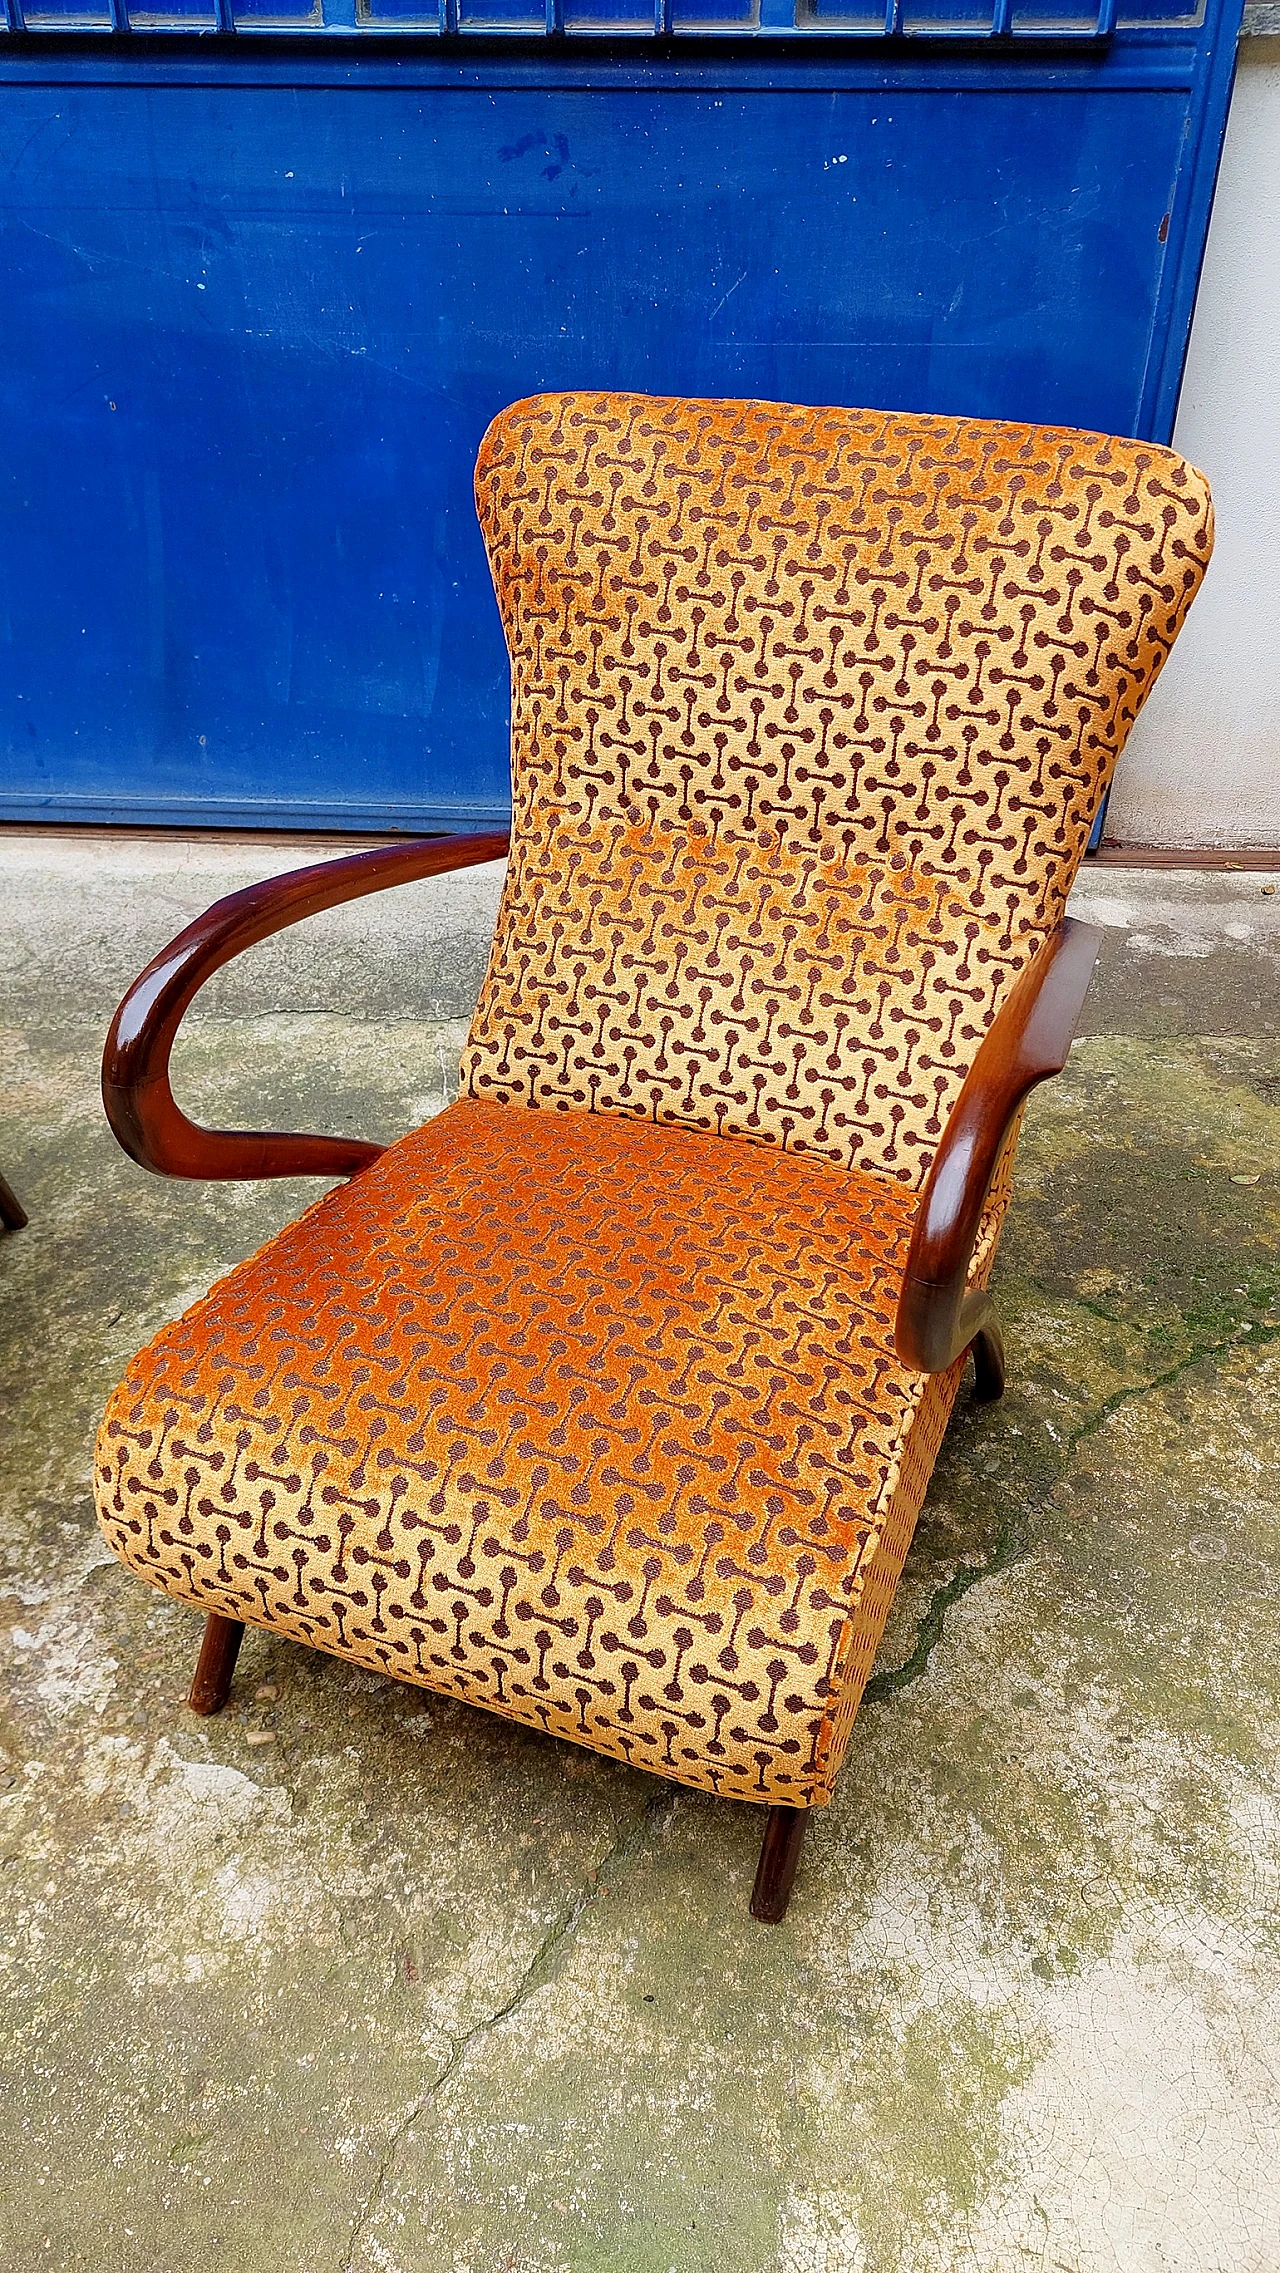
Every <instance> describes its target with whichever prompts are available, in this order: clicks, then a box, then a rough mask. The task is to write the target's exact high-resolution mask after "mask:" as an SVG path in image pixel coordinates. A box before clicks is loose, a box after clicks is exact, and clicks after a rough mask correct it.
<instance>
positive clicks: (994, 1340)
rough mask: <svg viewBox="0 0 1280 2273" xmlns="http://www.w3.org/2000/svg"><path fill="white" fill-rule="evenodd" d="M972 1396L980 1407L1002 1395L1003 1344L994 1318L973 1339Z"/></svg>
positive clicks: (991, 1402)
mask: <svg viewBox="0 0 1280 2273" xmlns="http://www.w3.org/2000/svg"><path fill="white" fill-rule="evenodd" d="M973 1394H974V1396H975V1397H976V1398H977V1400H978V1402H979V1404H980V1405H990V1404H993V1403H994V1402H995V1399H996V1398H997V1397H1003V1395H1004V1342H1003V1341H1002V1339H1001V1335H1000V1328H999V1327H998V1326H997V1324H996V1322H995V1319H994V1318H990V1319H988V1321H987V1323H986V1325H985V1326H984V1327H983V1329H982V1332H981V1333H980V1334H975V1335H974V1337H973Z"/></svg>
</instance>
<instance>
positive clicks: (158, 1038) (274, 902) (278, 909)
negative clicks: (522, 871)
mask: <svg viewBox="0 0 1280 2273" xmlns="http://www.w3.org/2000/svg"><path fill="white" fill-rule="evenodd" d="M507 846H508V837H507V834H506V831H505V830H504V831H502V832H501V833H497V832H495V833H494V834H492V835H484V836H467V837H418V838H415V839H414V840H413V841H412V842H411V843H407V844H393V845H379V846H378V847H377V848H376V849H375V850H374V851H372V852H358V853H354V854H352V856H351V857H350V859H347V860H328V861H323V862H321V863H320V864H319V865H318V866H317V867H314V868H296V869H292V870H291V871H290V872H289V873H288V874H287V875H284V876H269V877H268V878H267V879H266V881H265V882H264V883H262V884H251V885H250V886H249V888H248V890H247V891H244V892H233V893H231V894H230V896H229V897H228V898H227V899H225V900H218V901H217V902H215V904H214V906H213V907H211V908H207V909H206V910H205V912H204V914H203V915H202V916H197V918H196V920H195V922H194V923H191V924H188V925H187V928H186V930H185V931H183V932H180V933H179V934H178V937H177V938H176V939H174V940H171V941H170V943H169V945H168V946H167V947H166V948H165V949H164V950H163V952H162V953H161V954H159V955H157V956H156V959H155V961H154V962H153V963H149V964H148V965H147V968H146V970H145V971H143V972H142V974H141V976H140V977H139V978H137V979H135V980H134V983H133V985H132V986H131V987H130V989H129V992H128V994H127V995H126V996H125V998H124V1001H123V1002H122V1003H121V1005H120V1008H119V1009H118V1010H117V1012H116V1014H115V1017H114V1019H113V1020H112V1022H111V1031H110V1033H109V1034H108V1036H107V1046H106V1050H105V1052H104V1053H103V1059H102V1102H103V1104H104V1105H105V1107H106V1111H107V1119H108V1120H109V1121H110V1123H111V1126H112V1128H113V1129H114V1131H115V1134H116V1137H117V1138H118V1140H119V1142H120V1143H121V1144H122V1145H123V1147H124V1149H125V1151H126V1152H127V1153H129V1154H130V1156H131V1157H132V1158H133V1159H134V1160H136V1161H138V1162H139V1163H140V1165H141V1166H142V1167H143V1168H150V1169H152V1170H153V1171H154V1172H155V1174H156V1175H158V1176H208V1177H215V1178H218V1179H220V1180H222V1181H240V1180H243V1179H245V1178H249V1177H256V1176H353V1175H354V1174H355V1172H356V1170H357V1169H358V1168H365V1167H367V1166H368V1164H369V1162H370V1161H371V1160H376V1159H377V1157H378V1154H379V1153H380V1152H382V1151H383V1150H384V1149H385V1148H384V1147H383V1146H382V1145H380V1144H373V1143H365V1142H363V1141H362V1140H360V1139H358V1138H355V1137H337V1136H292V1135H288V1134H286V1133H284V1132H281V1131H276V1130H261V1131H251V1130H247V1129H203V1128H200V1127H198V1126H197V1124H196V1123H195V1122H194V1121H189V1120H188V1119H187V1116H186V1114H185V1113H184V1112H183V1111H182V1109H181V1107H180V1106H179V1105H178V1104H177V1103H176V1101H175V1099H174V1095H173V1091H172V1089H171V1088H170V1086H169V1055H170V1052H171V1050H172V1048H173V1043H174V1038H175V1036H176V1034H177V1031H178V1027H179V1025H180V1024H181V1022H182V1017H183V1014H184V1012H185V1011H186V1009H187V1006H188V1004H189V1003H190V1001H191V999H192V997H193V995H195V994H196V993H197V992H198V991H199V989H200V988H201V987H202V986H203V985H204V983H205V980H206V979H209V978H211V977H212V976H213V973H214V972H215V971H218V970H221V968H222V965H223V964H224V963H229V962H230V961H231V959H232V957H233V956H234V955H239V954H242V953H243V951H244V949H245V948H246V947H253V946H256V944H257V942H258V941H259V940H260V939H269V938H270V937H271V934H272V933H273V932H276V931H283V930H284V929H285V928H286V926H287V925H289V924H292V923H300V922H301V921H302V919H303V917H304V916H311V915H317V914H319V912H320V910H321V909H322V908H336V907H339V906H341V904H342V903H343V901H345V900H358V899H361V898H363V897H364V895H365V894H366V893H367V892H382V891H386V890H387V889H388V888H389V887H390V886H391V885H393V884H408V883H410V882H412V881H413V880H414V879H415V878H417V877H420V876H440V875H443V874H444V873H445V872H446V871H447V870H448V869H452V868H471V867H474V866H476V865H477V864H478V863H479V862H481V861H487V860H500V859H501V858H502V856H503V854H504V853H505V852H506V850H507Z"/></svg>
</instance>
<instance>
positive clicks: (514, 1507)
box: [98, 1099, 957, 1804]
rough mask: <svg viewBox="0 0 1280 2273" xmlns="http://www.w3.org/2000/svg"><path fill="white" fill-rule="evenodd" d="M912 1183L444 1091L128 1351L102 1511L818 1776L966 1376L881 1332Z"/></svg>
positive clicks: (348, 1611)
mask: <svg viewBox="0 0 1280 2273" xmlns="http://www.w3.org/2000/svg"><path fill="white" fill-rule="evenodd" d="M914 1206H915V1196H914V1194H913V1193H911V1192H910V1191H907V1190H904V1189H903V1187H902V1186H901V1185H895V1184H893V1183H892V1182H890V1181H888V1180H885V1179H882V1178H878V1177H875V1176H871V1175H867V1174H863V1173H859V1172H857V1171H853V1172H850V1171H844V1172H841V1171H840V1170H838V1169H836V1168H834V1167H832V1166H830V1165H828V1164H827V1163H825V1162H821V1161H817V1160H813V1159H796V1158H794V1157H793V1156H791V1155H790V1154H788V1153H786V1152H783V1151H781V1150H777V1149H774V1148H771V1147H762V1146H758V1145H753V1144H741V1143H733V1142H729V1141H726V1140H724V1139H721V1138H717V1137H715V1136H712V1135H705V1134H702V1133H699V1132H697V1131H694V1130H689V1129H685V1128H679V1127H670V1126H667V1127H655V1126H653V1125H652V1124H651V1123H646V1122H642V1121H641V1122H635V1121H630V1120H627V1119H625V1118H623V1117H621V1116H619V1115H602V1116H595V1115H590V1114H583V1113H571V1114H567V1115H563V1116H562V1115H560V1114H557V1113H545V1112H536V1111H528V1110H526V1109H522V1108H520V1107H519V1106H502V1105H497V1104H493V1103H490V1102H487V1101H481V1100H475V1099H465V1100H463V1101H462V1102H460V1103H459V1104H457V1105H454V1106H452V1107H451V1108H450V1109H449V1110H448V1111H447V1112H445V1113H443V1114H441V1115H440V1116H439V1117H438V1118H437V1119H435V1120H433V1121H431V1122H430V1123H428V1124H427V1126H426V1127H425V1128H423V1129H420V1130H418V1131H417V1132H416V1133H415V1134H413V1135H411V1136H408V1137H406V1138H404V1139H403V1140H402V1141H401V1142H399V1143H398V1144H395V1145H393V1146H392V1147H391V1148H390V1149H389V1150H388V1151H387V1152H386V1153H384V1154H383V1156H382V1157H381V1158H380V1159H379V1160H378V1161H376V1162H375V1164H374V1165H373V1166H372V1167H370V1168H368V1169H366V1170H365V1171H364V1172H363V1174H361V1175H360V1176H358V1177H357V1178H356V1179H355V1180H354V1181H353V1182H352V1183H351V1184H349V1185H345V1186H341V1187H339V1188H338V1189H336V1190H334V1191H332V1192H330V1193H329V1194H328V1195H327V1196H326V1197H325V1198H324V1199H322V1200H321V1201H320V1202H319V1203H318V1204H317V1205H316V1206H314V1207H313V1208H311V1209H310V1210H309V1211H308V1213H307V1214H306V1215H304V1216H303V1217H302V1218H301V1220H300V1221H298V1222H296V1223H293V1224H291V1225H289V1226H288V1228H287V1229H286V1230H284V1231H283V1232H281V1233H280V1235H279V1237H278V1238H276V1239H274V1240H273V1241H271V1243H270V1244H269V1245H268V1246H266V1247H265V1248H263V1249H262V1251H261V1252H260V1253H259V1254H257V1255H255V1256H254V1257H252V1258H251V1259H250V1260H249V1261H248V1262H246V1263H243V1264H241V1265H240V1266H239V1267H238V1268H237V1269H236V1270H234V1271H233V1272H232V1273H231V1274H230V1276H229V1277H228V1278H226V1279H224V1280H223V1281H222V1282H221V1283H220V1284H219V1285H218V1286H216V1287H215V1288H214V1290H213V1291H212V1293H211V1294H210V1295H209V1296H208V1297H207V1298H206V1299H205V1300H203V1301H202V1302H200V1303H198V1304H197V1305H196V1306H195V1308H194V1309H193V1310H191V1311H189V1312H188V1313H187V1315H186V1316H185V1317H184V1318H182V1319H181V1320H179V1321H178V1323H176V1324H175V1325H172V1326H169V1327H166V1328H165V1329H164V1331H163V1332H162V1333H161V1334H160V1335H159V1336H158V1337H157V1338H156V1340H155V1341H154V1342H153V1343H152V1344H151V1346H150V1347H149V1348H148V1349H146V1350H144V1351H143V1352H142V1354H141V1355H140V1356H139V1357H138V1358H136V1359H135V1360H134V1362H133V1364H132V1365H131V1367H130V1368H129V1371H128V1373H127V1374H126V1376H125V1378H124V1380H123V1382H122V1383H121V1385H120V1387H119V1389H118V1390H117V1391H116V1393H115V1395H114V1396H113V1398H112V1400H111V1403H110V1406H109V1408H108V1411H107V1414H106V1417H105V1420H104V1422H103V1427H102V1432H101V1436H100V1439H99V1448H98V1503H99V1513H100V1518H101V1521H102V1525H103V1529H104V1531H105V1532H106V1535H107V1538H108V1539H109V1541H110V1543H111V1545H112V1546H113V1547H114V1548H115V1550H116V1552H117V1553H118V1554H119V1555H120V1556H121V1557H122V1558H123V1560H124V1561H125V1562H127V1563H128V1564H130V1565H131V1566H132V1568H133V1569H134V1570H135V1571H137V1572H138V1573H139V1575H140V1576H142V1577H144V1578H147V1579H150V1580H151V1581H152V1582H153V1583H155V1584H156V1585H158V1586H161V1587H163V1588H164V1589H165V1591H166V1592H167V1593H169V1594H171V1595H174V1596H176V1597H177V1598H178V1599H179V1600H181V1601H184V1602H187V1603H190V1604H192V1605H193V1606H195V1607H197V1608H199V1609H201V1610H216V1611H219V1612H221V1613H223V1614H224V1615H226V1616H229V1617H234V1618H239V1619H244V1620H247V1621H249V1622H250V1623H253V1624H256V1625H259V1626H262V1627H266V1628H268V1629H270V1630H272V1631H274V1632H278V1633H281V1634H285V1635H290V1636H293V1637H294V1638H296V1639H297V1640H299V1641H304V1642H309V1643H312V1644H314V1645H316V1646H318V1647H320V1648H323V1649H330V1650H333V1651H335V1652H338V1653H341V1654H342V1655H345V1656H347V1657H350V1658H353V1659H355V1660H357V1661H358V1662H360V1663H362V1664H364V1665H367V1666H370V1667H372V1668H375V1669H378V1670H381V1671H384V1672H387V1673H390V1674H393V1675H395V1676H397V1677H398V1678H400V1679H403V1680H407V1681H412V1682H420V1683H422V1684H424V1685H425V1686H426V1687H428V1688H433V1689H439V1690H444V1691H447V1692H449V1693H451V1694H452V1695H454V1696H457V1697H460V1698H464V1699H466V1700H468V1701H469V1702H470V1703H473V1704H477V1705H484V1706H488V1707H491V1708H492V1709H494V1710H496V1711H499V1712H502V1713H504V1714H507V1715H509V1716H511V1717H514V1718H515V1719H517V1720H521V1721H525V1722H528V1723H530V1724H531V1725H533V1726H535V1727H537V1728H541V1729H545V1730H547V1731H549V1732H551V1733H553V1734H556V1735H559V1736H564V1737H569V1738H573V1739H575V1740H576V1741H578V1742H580V1743H586V1744H589V1745H591V1746H592V1747H593V1748H595V1749H596V1750H599V1751H604V1752H610V1753H613V1754H615V1755H618V1756H619V1757H621V1758H624V1759H626V1760H629V1761H633V1762H635V1763H637V1764H638V1765H642V1766H644V1767H647V1768H652V1769H655V1770H657V1771H658V1772H660V1773H664V1774H667V1775H671V1776H675V1777H677V1778H679V1779H680V1780H682V1781H685V1782H688V1783H691V1784H696V1785H700V1786H702V1787H704V1788H705V1789H708V1790H712V1791H717V1792H724V1793H729V1794H735V1795H737V1796H739V1797H742V1798H750V1799H755V1800H769V1801H786V1802H790V1803H793V1804H800V1803H804V1804H811V1803H815V1802H821V1801H822V1800H823V1799H825V1798H826V1797H827V1796H828V1795H829V1791H830V1785H831V1780H832V1777H833V1776H834V1773H835V1769H836V1767H837V1766H838V1763H839V1757H840V1753H841V1751H842V1749H843V1745H844V1743H845V1741H846V1740H847V1735H848V1729H849V1725H850V1723H851V1721H852V1717H853V1711H854V1709H855V1707H856V1704H857V1697H858V1693H859V1692H860V1689H861V1685H862V1682H863V1680H865V1677H866V1671H867V1667H868V1665H869V1661H870V1655H871V1653H872V1652H873V1651H874V1646H875V1640H876V1638H877V1636H878V1632H879V1625H880V1623H881V1622H882V1619H883V1610H884V1607H887V1602H888V1598H889V1596H890V1595H891V1593H892V1588H893V1584H894V1581H895V1580H896V1577H897V1570H898V1567H899V1566H900V1563H901V1560H902V1555H903V1553H905V1548H906V1542H907V1539H909V1537H910V1530H911V1525H912V1523H913V1522H914V1518H915V1514H916V1511H917V1508H918V1505H919V1501H920V1498H921V1496H922V1494H923V1490H924V1485H925V1481H926V1480H927V1476H928V1472H929V1467H930V1465H931V1463H932V1460H933V1457H934V1453H935V1452H936V1449H937V1443H938V1441H939V1440H940V1438H941V1435H942V1431H943V1428H944V1427H945V1425H946V1419H947V1414H948V1412H949V1410H950V1406H951V1402H952V1400H953V1398H954V1394H955V1386H956V1378H957V1375H956V1371H955V1370H954V1369H953V1371H952V1373H951V1374H948V1375H943V1376H939V1377H937V1378H935V1379H934V1380H932V1381H930V1382H926V1381H925V1379H924V1378H923V1377H922V1376H920V1375H917V1374H913V1373H910V1372H908V1371H907V1370H906V1369H905V1368H904V1367H903V1366H902V1365H901V1363H900V1362H899V1360H898V1359H897V1357H896V1356H895V1354H894V1350H893V1339H892V1335H893V1317H894V1307H895V1302H896V1298H897V1292H898V1288H899V1285H900V1282H901V1273H902V1266H903V1262H904V1259H905V1254H906V1247H907V1242H908V1239H909V1235H910V1227H911V1220H912V1215H913V1210H914ZM878 1551H879V1555H880V1564H879V1567H878V1568H877V1567H876V1562H877V1552H878ZM869 1573H871V1574H873V1575H872V1582H871V1584H870V1585H868V1574H869ZM880 1598H882V1602H881V1606H880V1607H879V1609H878V1610H877V1609H876V1603H877V1601H878V1600H880Z"/></svg>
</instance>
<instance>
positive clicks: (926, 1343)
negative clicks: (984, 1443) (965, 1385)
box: [894, 916, 1102, 1373]
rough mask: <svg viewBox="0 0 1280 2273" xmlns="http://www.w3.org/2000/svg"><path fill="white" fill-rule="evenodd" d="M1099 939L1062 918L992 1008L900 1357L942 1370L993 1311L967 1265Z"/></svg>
mask: <svg viewBox="0 0 1280 2273" xmlns="http://www.w3.org/2000/svg"><path fill="white" fill-rule="evenodd" d="M1101 945H1102V933H1101V932H1100V931H1099V930H1098V929H1097V928H1096V926H1095V925H1093V924H1088V923H1077V922H1076V921H1075V919H1074V918H1073V917H1070V916H1069V917H1068V918H1067V920H1066V921H1065V923H1063V924H1062V925H1061V926H1060V928H1059V929H1058V930H1057V931H1055V932H1053V933H1052V934H1051V936H1050V937H1049V938H1048V939H1047V940H1046V941H1045V943H1044V945H1043V947H1042V948H1041V949H1040V951H1039V953H1038V954H1037V955H1035V956H1034V957H1033V959H1032V960H1031V962H1030V963H1028V965H1027V968H1026V970H1025V971H1024V972H1023V973H1022V975H1021V977H1020V978H1019V979H1018V980H1017V981H1016V983H1015V985H1014V986H1013V988H1012V989H1011V991H1010V993H1009V994H1008V995H1007V996H1006V998H1005V1000H1004V1002H1003V1003H1002V1004H1001V1006H1000V1008H999V1010H998V1011H997V1012H996V1015H995V1018H994V1020H993V1021H992V1024H991V1026H990V1027H989V1029H988V1031H987V1033H986V1034H985V1035H984V1036H983V1039H982V1042H981V1044H980V1045H979V1049H978V1054H977V1056H976V1057H975V1059H974V1061H973V1064H972V1066H971V1067H970V1069H969V1074H968V1077H967V1079H966V1081H965V1084H964V1087H963V1089H962V1090H961V1092H960V1095H959V1096H958V1097H957V1099H956V1101H955V1104H954V1106H953V1107H952V1111H951V1117H950V1119H949V1120H948V1122H947V1125H946V1128H945V1129H944V1130H943V1132H942V1142H941V1144H940V1145H939V1146H938V1150H937V1153H936V1154H935V1156H934V1162H933V1166H932V1168H931V1169H930V1171H929V1176H928V1180H927V1182H926V1184H925V1187H924V1190H923V1192H922V1193H921V1194H920V1205H919V1208H918V1210H917V1213H916V1221H915V1229H914V1231H913V1233H912V1236H911V1248H910V1252H909V1253H908V1256H907V1267H906V1272H905V1275H904V1277H903V1282H902V1292H901V1294H900V1296H899V1298H898V1316H897V1324H896V1327H895V1331H894V1340H895V1342H896V1344H897V1349H898V1355H899V1357H900V1358H902V1360H903V1361H904V1363H905V1364H907V1365H910V1366H915V1367H918V1369H919V1370H920V1372H921V1373H943V1372H945V1371H946V1368H947V1367H948V1366H949V1365H951V1364H953V1363H954V1361H955V1360H956V1358H958V1357H959V1356H960V1355H961V1353H962V1352H963V1351H964V1350H967V1349H968V1347H969V1344H970V1342H971V1341H972V1340H973V1338H974V1336H975V1334H977V1333H979V1332H980V1331H981V1329H982V1327H983V1325H984V1324H985V1323H986V1321H987V1319H988V1318H989V1317H990V1315H991V1298H990V1296H989V1295H988V1294H987V1293H986V1292H985V1290H983V1289H978V1290H977V1291H975V1292H973V1293H970V1292H969V1283H968V1281H969V1265H970V1262H971V1261H972V1258H973V1251H974V1246H975V1244H976V1242H977V1237H978V1227H979V1225H980V1223H981V1221H982V1211H983V1208H984V1206H985V1205H986V1198H987V1193H988V1191H989V1190H990V1188H991V1179H992V1177H993V1176H994V1174H995V1170H996V1163H997V1161H998V1160H999V1158H1000V1151H1001V1147H1002V1146H1003V1144H1004V1141H1005V1138H1006V1136H1007V1135H1008V1133H1009V1130H1010V1128H1011V1127H1012V1125H1013V1120H1014V1116H1015V1115H1016V1113H1017V1112H1018V1109H1019V1107H1020V1106H1021V1104H1022V1102H1023V1099H1024V1098H1025V1097H1026V1096H1027V1094H1028V1092H1029V1091H1030V1090H1032V1089H1034V1088H1035V1086H1036V1083H1037V1082H1038V1081H1047V1080H1048V1078H1049V1076H1050V1075H1051V1074H1055V1073H1061V1071H1062V1068H1063V1067H1064V1065H1065V1064H1066V1062H1067V1057H1068V1054H1069V1052H1070V1049H1071V1038H1072V1036H1073V1034H1074V1033H1075V1030H1076V1020H1077V1019H1078V1018H1079V1016H1080V1011H1081V1008H1082V1006H1083V1003H1084V998H1085V995H1086V993H1087V992H1088V988H1089V980H1090V978H1091V977H1092V975H1093V966H1094V963H1095V962H1096V960H1097V955H1098V949H1099V948H1100V947H1101Z"/></svg>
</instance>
